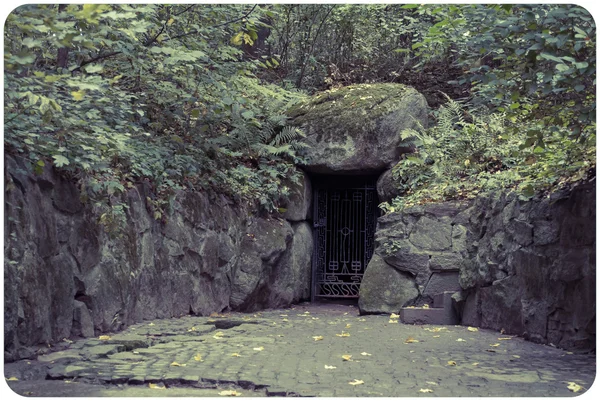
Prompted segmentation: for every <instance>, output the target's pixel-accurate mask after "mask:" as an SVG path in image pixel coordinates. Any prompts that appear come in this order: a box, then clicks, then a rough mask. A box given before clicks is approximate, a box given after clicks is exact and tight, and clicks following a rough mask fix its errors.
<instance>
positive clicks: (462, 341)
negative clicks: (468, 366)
mask: <svg viewBox="0 0 600 401" xmlns="http://www.w3.org/2000/svg"><path fill="white" fill-rule="evenodd" d="M456 341H458V342H459V343H464V342H467V340H463V339H462V338H458V339H457V340H456Z"/></svg>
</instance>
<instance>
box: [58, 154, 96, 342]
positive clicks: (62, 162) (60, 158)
mask: <svg viewBox="0 0 600 401" xmlns="http://www.w3.org/2000/svg"><path fill="white" fill-rule="evenodd" d="M52 158H53V159H54V165H55V166H56V167H62V166H67V165H68V164H69V159H67V158H66V157H64V156H63V155H54V156H52ZM101 337H108V336H101ZM101 340H102V338H101Z"/></svg>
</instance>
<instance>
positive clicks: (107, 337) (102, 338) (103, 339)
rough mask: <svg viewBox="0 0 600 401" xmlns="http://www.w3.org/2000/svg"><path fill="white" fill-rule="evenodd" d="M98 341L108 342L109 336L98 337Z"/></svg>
mask: <svg viewBox="0 0 600 401" xmlns="http://www.w3.org/2000/svg"><path fill="white" fill-rule="evenodd" d="M98 340H102V341H106V340H110V336H100V337H98Z"/></svg>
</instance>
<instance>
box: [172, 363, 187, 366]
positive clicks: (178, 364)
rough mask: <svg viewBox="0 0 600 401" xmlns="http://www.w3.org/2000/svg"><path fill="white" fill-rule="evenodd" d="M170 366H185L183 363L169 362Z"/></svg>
mask: <svg viewBox="0 0 600 401" xmlns="http://www.w3.org/2000/svg"><path fill="white" fill-rule="evenodd" d="M171 366H185V363H179V362H171Z"/></svg>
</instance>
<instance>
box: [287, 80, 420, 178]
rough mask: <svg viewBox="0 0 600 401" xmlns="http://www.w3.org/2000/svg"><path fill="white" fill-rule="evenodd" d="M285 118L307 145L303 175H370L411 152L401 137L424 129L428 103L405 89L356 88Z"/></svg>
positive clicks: (295, 109)
mask: <svg viewBox="0 0 600 401" xmlns="http://www.w3.org/2000/svg"><path fill="white" fill-rule="evenodd" d="M288 115H289V116H290V117H291V118H292V124H293V125H296V126H300V127H302V128H303V129H304V131H305V132H306V134H307V137H308V141H309V143H310V144H311V146H310V147H309V148H308V149H306V154H305V156H306V158H307V159H308V161H307V162H306V164H305V165H303V168H304V169H305V170H306V171H308V172H312V173H321V174H332V173H333V174H335V173H345V174H350V173H360V174H374V173H380V172H381V171H383V170H385V169H389V168H391V167H392V166H393V165H394V164H395V163H396V162H397V161H398V160H399V157H400V155H401V154H402V153H406V152H409V151H410V150H411V148H410V147H408V146H406V145H403V144H402V140H401V138H400V132H401V131H402V130H404V129H406V128H416V127H417V126H418V125H419V124H422V125H424V126H426V125H427V102H426V100H425V98H424V97H423V95H421V94H420V93H419V92H417V91H416V90H415V89H413V88H411V87H408V86H405V85H401V84H361V85H351V86H347V87H344V88H340V89H332V90H329V91H327V92H323V93H320V94H318V95H316V96H314V97H313V98H312V99H310V100H309V101H307V102H305V103H302V104H300V105H297V106H294V107H293V108H292V109H291V110H289V111H288Z"/></svg>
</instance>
